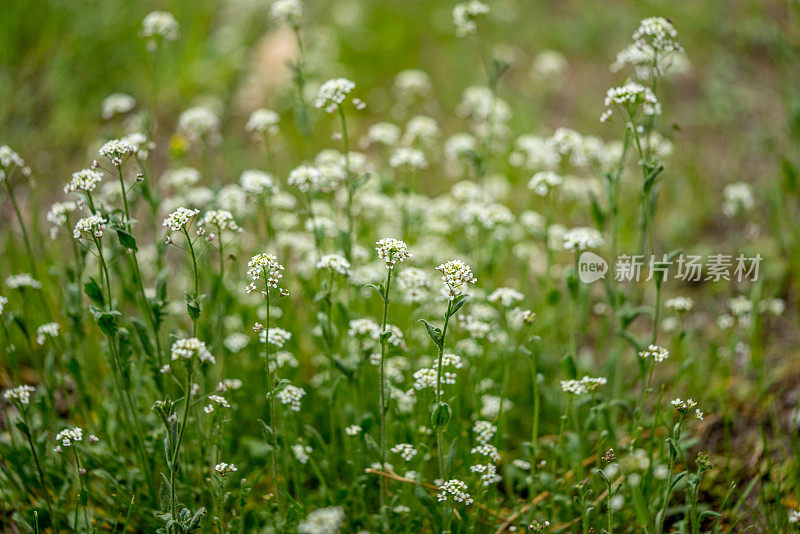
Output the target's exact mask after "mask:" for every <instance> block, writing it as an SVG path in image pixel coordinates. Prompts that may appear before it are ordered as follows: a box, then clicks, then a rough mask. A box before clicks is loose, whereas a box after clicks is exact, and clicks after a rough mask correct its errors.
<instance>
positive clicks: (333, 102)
mask: <svg viewBox="0 0 800 534" xmlns="http://www.w3.org/2000/svg"><path fill="white" fill-rule="evenodd" d="M355 87H356V84H355V83H353V82H352V81H350V80H348V79H346V78H334V79H332V80H328V81H327V82H325V83H323V84H322V86H321V87H320V88H319V94H318V95H317V99H316V100H315V101H314V106H316V107H317V108H325V111H327V112H328V113H334V112H336V111H337V110H338V109H339V106H340V105H341V104H342V102H344V100H345V98H346V97H347V95H348V94H349V93H350V92H351V91H352V90H353V89H355Z"/></svg>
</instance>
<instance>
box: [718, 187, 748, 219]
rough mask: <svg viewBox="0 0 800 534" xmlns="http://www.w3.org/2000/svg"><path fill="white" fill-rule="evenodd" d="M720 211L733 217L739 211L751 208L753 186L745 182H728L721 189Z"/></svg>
mask: <svg viewBox="0 0 800 534" xmlns="http://www.w3.org/2000/svg"><path fill="white" fill-rule="evenodd" d="M722 198H723V201H722V213H724V214H725V215H726V216H727V217H735V216H736V215H738V214H739V213H742V212H744V211H749V210H751V209H752V208H753V204H755V201H754V200H753V188H752V187H751V186H750V184H748V183H747V182H737V183H735V184H728V185H726V186H725V188H724V189H723V190H722Z"/></svg>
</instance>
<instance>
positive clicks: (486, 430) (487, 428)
mask: <svg viewBox="0 0 800 534" xmlns="http://www.w3.org/2000/svg"><path fill="white" fill-rule="evenodd" d="M472 432H473V433H475V441H477V442H478V443H480V444H486V443H489V442H490V441H491V440H492V438H494V435H495V433H497V427H496V426H495V425H493V424H492V423H490V422H489V421H475V424H474V425H472Z"/></svg>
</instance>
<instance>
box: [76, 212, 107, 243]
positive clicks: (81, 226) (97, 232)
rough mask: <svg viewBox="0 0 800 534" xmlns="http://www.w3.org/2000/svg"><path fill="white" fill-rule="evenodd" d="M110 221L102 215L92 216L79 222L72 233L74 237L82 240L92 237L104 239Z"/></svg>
mask: <svg viewBox="0 0 800 534" xmlns="http://www.w3.org/2000/svg"><path fill="white" fill-rule="evenodd" d="M107 222H108V221H107V220H106V219H104V218H103V217H101V216H100V215H90V216H88V217H84V218H83V219H80V220H78V222H77V223H75V229H74V230H73V231H72V237H74V238H75V239H80V238H81V237H83V236H92V237H96V238H98V239H99V238H101V237H103V232H104V231H105V229H106V223H107Z"/></svg>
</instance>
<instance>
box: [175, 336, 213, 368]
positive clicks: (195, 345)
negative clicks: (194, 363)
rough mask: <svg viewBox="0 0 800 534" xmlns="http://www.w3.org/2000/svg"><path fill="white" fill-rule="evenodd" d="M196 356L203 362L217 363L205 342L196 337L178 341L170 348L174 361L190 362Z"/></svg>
mask: <svg viewBox="0 0 800 534" xmlns="http://www.w3.org/2000/svg"><path fill="white" fill-rule="evenodd" d="M195 356H196V357H197V358H198V359H199V360H200V361H201V362H207V363H216V361H217V360H216V359H215V358H214V356H212V355H211V353H210V352H209V351H208V348H207V347H206V344H205V342H204V341H201V340H199V339H197V338H196V337H185V338H181V339H178V340H176V341H175V342H174V343H173V344H172V347H170V357H171V358H172V360H173V361H175V360H179V359H183V360H189V359H191V358H192V357H195Z"/></svg>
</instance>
